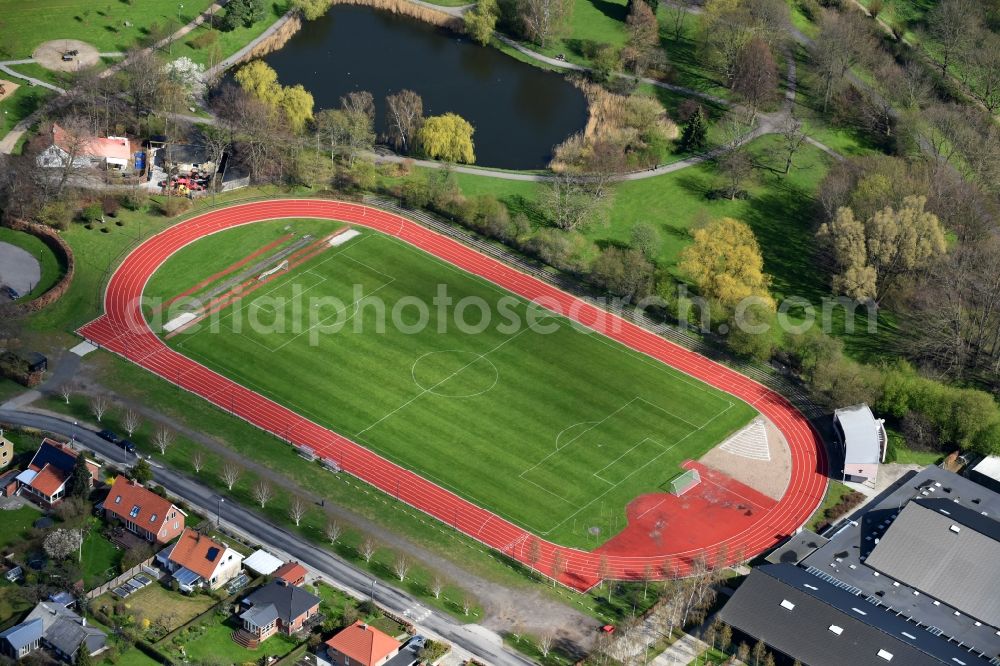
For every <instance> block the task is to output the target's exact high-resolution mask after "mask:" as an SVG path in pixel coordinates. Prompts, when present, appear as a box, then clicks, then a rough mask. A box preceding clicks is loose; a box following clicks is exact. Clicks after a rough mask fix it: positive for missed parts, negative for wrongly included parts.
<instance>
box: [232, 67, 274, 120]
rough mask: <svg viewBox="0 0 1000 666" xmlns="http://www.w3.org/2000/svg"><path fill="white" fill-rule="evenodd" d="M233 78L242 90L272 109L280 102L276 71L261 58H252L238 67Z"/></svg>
mask: <svg viewBox="0 0 1000 666" xmlns="http://www.w3.org/2000/svg"><path fill="white" fill-rule="evenodd" d="M234 78H235V79H236V83H238V84H240V87H241V88H243V90H245V91H246V92H248V93H249V94H251V95H253V96H254V97H256V98H257V99H259V100H260V101H261V102H263V103H264V104H266V105H268V106H269V107H271V108H272V109H274V108H276V107H277V106H278V104H279V102H281V84H280V83H278V73H277V72H276V71H274V70H273V69H272V68H271V66H270V65H268V64H267V63H266V62H264V61H263V60H254V61H252V62H249V63H247V64H246V65H244V66H243V67H240V68H239V70H238V71H237V72H236V75H235V77H234Z"/></svg>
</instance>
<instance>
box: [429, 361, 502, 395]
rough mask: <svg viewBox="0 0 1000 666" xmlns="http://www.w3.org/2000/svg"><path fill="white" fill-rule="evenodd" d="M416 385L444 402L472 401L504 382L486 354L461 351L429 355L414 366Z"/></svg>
mask: <svg viewBox="0 0 1000 666" xmlns="http://www.w3.org/2000/svg"><path fill="white" fill-rule="evenodd" d="M410 372H411V374H412V375H413V382H414V383H415V384H416V385H417V386H419V387H420V388H421V389H422V390H424V391H427V392H428V393H433V394H434V395H439V396H441V397H444V398H472V397H475V396H477V395H482V394H483V393H486V392H487V391H489V390H490V389H492V388H493V387H494V386H496V385H497V382H498V381H500V371H499V370H498V369H497V366H495V365H494V364H493V361H491V360H489V359H488V358H486V357H485V356H483V355H482V354H479V353H477V352H471V351H462V350H458V349H446V350H443V351H433V352H427V353H426V354H423V355H421V356H420V357H418V358H417V360H416V361H414V362H413V367H412V368H411V371H410Z"/></svg>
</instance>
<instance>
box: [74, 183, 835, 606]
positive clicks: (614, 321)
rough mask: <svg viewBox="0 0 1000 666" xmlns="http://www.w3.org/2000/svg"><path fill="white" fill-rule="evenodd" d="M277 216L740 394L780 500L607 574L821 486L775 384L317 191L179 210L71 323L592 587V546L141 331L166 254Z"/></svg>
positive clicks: (731, 549)
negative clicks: (554, 535) (344, 228)
mask: <svg viewBox="0 0 1000 666" xmlns="http://www.w3.org/2000/svg"><path fill="white" fill-rule="evenodd" d="M282 218H321V219H332V220H340V221H344V222H348V223H351V224H356V225H361V226H365V227H370V228H372V229H375V230H377V231H380V232H382V233H385V234H388V235H391V236H395V237H397V238H399V239H401V240H403V241H406V242H407V243H410V244H412V245H413V246H415V247H417V248H420V249H421V250H424V251H425V252H428V253H430V254H432V255H434V256H436V257H439V258H441V259H443V260H445V261H448V262H450V263H452V264H454V265H455V266H457V267H459V268H461V269H463V270H465V271H468V272H469V273H473V274H475V275H478V276H481V277H483V278H485V279H487V280H490V281H492V282H493V283H495V284H497V285H499V286H501V287H503V288H505V289H507V290H509V291H511V292H514V293H515V294H518V295H520V296H522V297H524V298H526V299H529V300H533V301H535V302H537V303H539V304H540V305H543V306H544V307H547V308H548V309H550V310H554V311H556V312H558V313H559V314H562V315H564V316H567V317H570V318H572V319H574V320H576V321H578V322H580V323H581V324H584V325H586V326H589V327H590V328H593V329H594V330H597V331H598V332H601V333H603V334H605V335H607V336H608V337H610V338H613V339H615V340H617V341H619V342H621V343H623V344H625V345H627V346H629V347H631V348H632V349H634V350H636V351H639V352H642V353H644V354H647V355H649V356H651V357H653V358H655V359H658V360H660V361H662V362H663V363H666V364H667V365H670V366H671V367H674V368H676V369H678V370H680V371H682V372H685V373H687V374H689V375H691V376H693V377H695V378H697V379H699V380H701V381H703V382H705V383H707V384H710V385H712V386H714V387H716V388H719V389H721V390H723V391H726V392H728V393H730V394H732V395H734V396H736V397H737V398H740V399H742V400H744V401H746V402H748V403H749V404H751V405H753V406H754V407H755V408H757V409H758V410H759V411H760V412H761V413H762V414H763V415H764V416H766V417H767V418H769V419H770V420H771V421H772V422H773V423H774V424H775V425H776V426H777V427H778V428H779V429H780V430H781V432H782V434H783V435H784V436H785V439H786V440H787V442H788V445H789V447H790V449H791V454H792V472H791V479H790V481H789V485H788V488H787V490H786V492H785V495H784V496H783V497H782V498H781V500H780V501H779V502H777V503H776V504H775V505H774V506H773V507H772V508H771V509H770V510H768V511H766V512H763V513H761V515H760V517H759V519H758V520H757V521H756V522H754V523H753V524H752V526H751V527H749V528H746V529H743V530H742V531H741V532H739V533H737V534H731V535H730V536H728V538H726V539H724V540H720V541H719V542H718V543H716V544H715V545H714V546H713V547H711V548H709V549H708V550H707V551H705V550H702V551H699V552H698V553H695V552H691V551H686V552H685V551H679V552H668V553H663V552H660V553H657V554H655V555H650V554H641V553H637V554H634V555H608V556H606V557H607V563H608V564H609V565H610V568H611V570H612V572H613V575H614V577H616V578H622V579H629V578H632V579H638V578H641V577H642V576H643V575H645V574H644V572H648V571H649V570H650V569H651V570H652V571H654V572H658V573H659V574H660V575H663V576H668V575H684V574H685V573H686V572H687V571H688V570H689V567H690V564H691V562H692V560H693V559H694V558H695V557H696V556H698V555H700V554H703V555H705V556H706V557H708V558H709V561H714V560H715V558H716V557H717V556H718V555H719V554H720V553H722V554H725V553H730V554H734V553H742V554H743V555H744V556H745V557H751V556H753V555H756V554H758V553H760V552H761V551H764V550H766V549H768V548H771V547H773V546H775V545H776V543H777V542H778V541H780V540H781V539H782V538H783V537H785V536H787V535H789V534H792V533H794V532H795V530H796V529H798V528H799V527H800V526H801V525H802V524H803V523H805V521H806V520H807V519H808V518H809V517H810V516H811V515H812V513H813V511H814V510H815V509H816V507H817V506H818V505H819V502H820V501H821V500H822V498H823V494H824V492H825V490H826V474H825V468H826V460H825V457H824V456H825V454H824V449H823V446H822V442H821V440H820V438H819V435H818V434H817V433H816V431H815V430H814V429H813V428H812V426H811V425H810V424H809V422H808V421H807V420H806V418H805V417H804V416H803V415H802V414H801V413H800V412H799V411H798V410H797V409H795V408H794V407H793V406H792V405H791V404H790V403H789V402H788V401H787V400H786V399H785V398H783V397H782V396H781V395H779V394H777V393H775V392H774V391H772V390H770V389H768V388H766V387H764V386H763V385H761V384H758V383H757V382H755V381H753V380H751V379H749V378H747V377H744V376H743V375H741V374H739V373H737V372H735V371H733V370H730V369H729V368H726V367H725V366H722V365H719V364H717V363H715V362H713V361H710V360H709V359H707V358H705V357H703V356H699V355H698V354H695V353H694V352H691V351H688V350H686V349H684V348H682V347H679V346H677V345H675V344H673V343H671V342H668V341H666V340H664V339H663V338H661V337H659V336H657V335H655V334H654V333H651V332H650V331H647V330H646V329H643V328H641V327H639V326H636V325H634V324H632V323H630V322H628V321H625V320H623V319H621V318H618V317H616V316H614V315H610V314H608V313H607V312H606V311H604V310H602V309H600V308H597V307H595V306H593V305H590V304H588V303H586V302H584V301H581V300H579V299H577V298H575V297H573V296H571V295H569V294H567V293H565V292H563V291H560V290H559V289H557V288H555V287H553V286H551V285H549V284H547V283H545V282H542V281H540V280H538V279H536V278H533V277H530V276H528V275H525V274H523V273H521V272H519V271H517V270H515V269H513V268H511V267H510V266H507V265H506V264H504V263H502V262H499V261H497V260H495V259H492V258H490V257H487V256H485V255H483V254H480V253H479V252H477V251H475V250H473V249H471V248H469V247H467V246H465V245H462V244H460V243H458V242H457V241H455V240H452V239H450V238H448V237H446V236H442V235H440V234H438V233H435V232H433V231H430V230H429V229H427V228H425V227H422V226H420V225H419V224H417V223H415V222H413V221H411V220H408V219H406V218H403V217H400V216H398V215H394V214H392V213H388V212H385V211H382V210H379V209H376V208H371V207H368V206H363V205H359V204H353V203H346V202H338V201H328V200H308V199H280V200H272V201H264V202H259V203H249V204H242V205H236V206H232V207H229V208H223V209H220V210H216V211H212V212H209V213H205V214H203V215H199V216H197V217H193V218H191V219H188V220H184V221H183V222H180V223H178V224H176V225H175V226H173V227H170V228H169V229H166V230H164V231H162V232H161V233H159V234H157V235H155V236H153V237H151V238H149V239H148V240H146V241H145V242H144V243H142V244H141V245H139V247H137V248H136V249H135V250H133V251H132V253H131V254H129V255H128V257H126V258H125V260H124V261H123V262H122V263H121V265H120V266H119V267H118V269H117V270H116V271H115V272H114V274H113V275H112V276H111V279H110V281H109V282H108V286H107V290H106V292H105V296H104V308H105V314H104V315H102V316H101V317H99V318H98V319H95V320H94V321H92V322H90V323H89V324H87V325H86V326H84V327H83V328H81V329H80V331H79V332H80V334H81V335H82V336H83V337H85V338H86V339H88V340H90V341H92V342H93V343H95V344H97V345H99V346H101V347H103V348H105V349H107V350H110V351H112V352H114V353H116V354H119V355H120V356H122V357H124V358H126V359H128V360H130V361H132V362H133V363H136V364H137V365H140V366H141V367H143V368H145V369H146V370H148V371H150V372H152V373H155V374H156V375H159V376H160V377H162V378H163V379H165V380H167V381H169V382H171V383H173V384H176V385H177V386H179V387H181V388H183V389H185V390H187V391H190V392H191V393H194V394H196V395H199V396H201V397H202V398H204V399H206V400H208V401H210V402H212V403H214V404H215V405H217V406H219V407H220V408H222V409H223V410H225V411H231V412H233V413H234V414H236V415H237V416H239V417H240V418H242V419H244V420H246V421H248V422H249V423H251V424H253V425H255V426H257V427H259V428H261V429H263V430H266V431H268V432H270V433H273V434H275V435H277V436H279V437H281V438H282V439H286V440H288V441H290V442H291V443H293V444H295V445H304V446H308V447H310V448H312V449H313V450H314V451H315V452H316V453H317V455H319V456H320V457H322V458H325V459H330V460H333V461H336V462H337V463H338V464H339V465H340V467H341V468H342V469H343V470H344V471H346V472H348V473H350V474H352V475H354V476H356V477H358V478H359V479H361V480H363V481H365V482H367V483H370V484H372V485H374V486H376V487H378V488H380V489H381V490H383V491H385V492H386V493H389V494H392V495H396V496H397V497H398V498H399V499H400V500H401V501H403V502H406V503H407V504H410V505H411V506H413V507H415V508H417V509H419V510H420V511H423V512H424V513H427V514H428V515H431V516H433V517H435V518H437V519H438V520H440V521H442V522H444V523H447V524H449V525H452V526H453V527H455V528H457V529H459V530H461V531H462V532H464V533H465V534H467V535H469V536H470V537H472V538H473V539H476V540H478V541H480V542H481V543H483V544H485V545H487V546H489V547H490V548H494V549H497V550H500V551H502V552H504V553H506V554H507V555H510V556H512V557H514V558H516V559H518V560H520V561H521V562H523V563H525V564H528V565H529V566H533V567H534V568H536V569H537V570H538V571H539V572H541V573H542V574H544V575H551V574H552V572H553V569H554V568H555V567H554V566H553V565H554V563H555V562H556V558H557V557H558V558H559V559H560V560H561V561H562V564H563V567H564V572H563V573H562V575H560V576H559V578H560V580H561V582H563V583H565V584H567V585H569V586H571V587H574V588H576V589H580V590H583V589H587V588H589V587H590V586H592V585H593V584H594V583H595V582H596V580H597V572H598V568H599V565H600V559H601V557H602V556H600V555H598V554H597V553H590V552H586V551H582V550H577V549H573V548H566V547H563V546H558V545H556V544H552V543H549V542H547V541H544V540H541V539H538V541H539V545H540V548H538V549H534V548H532V546H531V543H532V542H533V541H534V540H535V539H537V537H534V536H533V535H531V534H530V533H528V532H526V531H525V530H524V529H522V528H520V527H518V526H517V525H514V524H512V523H510V522H508V521H507V520H505V519H503V518H501V517H499V516H497V515H495V514H493V513H491V512H489V511H487V510H486V509H483V508H481V507H479V506H476V505H475V504H472V503H471V502H469V501H467V500H465V499H463V498H461V497H459V496H457V495H455V494H454V493H452V492H450V491H448V490H445V489H444V488H441V487H440V486H437V485H436V484H434V483H432V482H430V481H428V480H426V479H424V478H422V477H420V476H418V475H417V474H415V473H413V472H411V471H409V470H406V469H403V468H402V467H399V466H397V465H395V464H393V463H391V462H389V461H388V460H385V459H384V458H382V457H380V456H378V455H377V454H375V453H373V452H372V451H370V450H368V449H366V448H364V447H362V446H360V445H358V444H356V443H354V442H352V441H351V440H349V439H347V438H345V437H343V436H341V435H339V434H337V433H335V432H332V431H330V430H328V429H327V428H324V427H322V426H320V425H318V424H316V423H313V422H312V421H310V420H308V419H306V418H304V417H303V416H300V415H299V414H296V413H295V412H293V411H291V410H289V409H287V408H285V407H283V406H281V405H279V404H277V403H275V402H273V401H272V400H269V399H267V398H265V397H263V396H261V395H260V394H258V393H255V392H254V391H251V390H250V389H248V388H245V387H243V386H241V385H240V384H237V383H236V382H234V381H232V380H230V379H227V378H226V377H223V376H221V375H219V374H218V373H216V372H214V371H212V370H209V369H208V368H206V367H204V366H202V365H200V364H199V363H196V362H195V361H192V360H191V359H189V358H187V357H186V356H183V355H182V354H180V353H178V352H176V351H173V350H172V349H170V348H168V347H167V346H166V345H165V344H164V343H163V342H162V341H161V340H160V339H159V338H158V337H157V336H156V334H155V333H154V332H153V331H152V330H150V328H149V326H148V325H147V324H146V322H145V320H144V318H143V316H142V310H141V301H142V292H143V290H144V288H145V285H146V282H147V281H148V280H149V278H150V276H152V275H153V273H154V272H155V271H156V270H157V269H158V268H159V267H160V265H161V264H163V262H164V261H166V260H167V258H168V257H170V256H171V255H172V254H173V253H175V252H177V251H178V250H179V249H181V248H182V247H184V246H185V245H187V244H189V243H191V242H193V241H196V240H198V239H200V238H202V237H204V236H207V235H209V234H213V233H216V232H219V231H222V230H224V229H228V228H231V227H235V226H239V225H243V224H250V223H252V222H258V221H261V220H274V219H282ZM532 550H535V551H536V554H539V553H538V551H540V556H539V557H538V558H537V559H536V560H535V561H534V562H530V563H529V560H530V559H532V557H531V551H532ZM557 554H558V555H557Z"/></svg>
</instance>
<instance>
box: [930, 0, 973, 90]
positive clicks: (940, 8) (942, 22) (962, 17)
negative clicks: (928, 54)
mask: <svg viewBox="0 0 1000 666" xmlns="http://www.w3.org/2000/svg"><path fill="white" fill-rule="evenodd" d="M977 4H978V3H977V2H976V0H941V2H939V3H938V4H937V6H936V7H934V9H932V10H931V11H930V12H928V14H927V25H928V29H929V32H930V34H931V37H933V38H934V40H935V41H936V42H937V43H938V49H939V51H940V53H941V74H942V75H947V74H948V66H949V65H950V64H951V62H952V60H953V59H954V58H955V57H956V56H959V55H962V54H963V53H964V52H965V50H966V48H967V46H968V44H969V41H970V39H972V38H973V37H974V35H975V34H976V32H977V28H978V27H979V24H980V23H981V21H982V13H981V11H980V9H979V7H978V6H977Z"/></svg>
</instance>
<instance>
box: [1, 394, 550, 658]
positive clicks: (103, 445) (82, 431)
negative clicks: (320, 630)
mask: <svg viewBox="0 0 1000 666" xmlns="http://www.w3.org/2000/svg"><path fill="white" fill-rule="evenodd" d="M0 421H2V422H5V423H12V424H15V425H21V426H27V427H30V428H38V429H40V430H45V431H48V432H54V433H58V434H60V435H63V436H65V437H70V438H73V439H75V440H76V441H77V442H79V443H80V444H81V445H82V446H83V447H85V448H88V449H91V450H93V451H95V452H96V453H97V454H99V455H100V456H102V457H104V458H106V459H107V460H110V461H112V462H114V463H117V464H119V465H123V466H125V465H130V464H132V463H133V462H135V458H134V457H133V456H129V455H127V454H125V452H124V451H122V450H121V449H119V448H118V447H117V446H115V445H113V444H111V443H109V442H106V441H104V440H103V439H101V438H100V437H98V436H97V435H96V433H95V432H94V431H93V430H90V429H88V428H84V427H81V426H79V425H77V424H76V423H74V422H72V421H69V420H62V419H59V418H56V417H54V416H49V415H45V414H37V413H33V412H28V411H20V410H11V409H0ZM153 479H154V480H155V481H156V483H158V484H160V485H162V486H163V487H164V488H166V489H167V491H168V492H169V493H170V494H172V495H174V496H176V497H178V498H180V499H182V500H183V501H185V502H187V503H188V504H190V505H192V506H195V507H199V508H201V509H202V510H203V511H204V512H205V514H206V516H210V517H214V516H215V514H216V512H217V510H218V508H217V507H218V506H219V495H218V494H217V493H215V492H214V491H212V490H211V489H209V488H206V487H205V486H203V485H201V484H199V483H197V482H196V481H194V480H193V479H191V478H189V477H187V476H184V475H182V474H178V473H177V472H175V471H173V470H171V469H169V468H167V467H162V466H159V465H157V464H155V463H153ZM222 507H223V508H222V523H223V526H224V527H227V528H235V530H236V531H237V532H240V533H242V534H244V535H246V536H248V537H250V538H252V539H254V540H256V541H258V542H259V543H261V544H262V545H264V546H265V547H268V548H274V549H275V550H279V551H282V552H283V553H287V554H288V555H289V556H291V557H293V558H295V559H297V560H298V561H299V562H301V563H302V564H304V565H305V566H307V567H309V568H310V569H312V570H314V571H316V572H318V573H320V574H322V575H323V576H324V577H326V578H328V579H330V580H331V581H336V583H337V584H338V585H339V586H341V587H343V588H347V589H348V590H349V591H351V592H353V593H354V594H355V595H356V596H358V597H367V596H369V595H370V594H372V591H373V590H374V599H375V601H376V602H378V603H379V604H380V605H381V606H383V607H384V608H387V609H389V610H390V611H392V612H394V613H397V614H399V615H403V613H404V611H407V610H409V609H414V608H416V607H418V606H419V602H418V600H417V599H415V598H413V597H411V596H410V595H409V594H407V593H406V592H403V591H401V590H398V589H396V588H394V587H390V586H389V585H387V584H386V583H385V582H383V581H379V582H378V583H376V584H375V585H374V587H373V586H372V580H373V579H372V577H371V576H370V575H369V574H368V573H366V572H363V571H361V570H359V569H357V568H355V567H354V566H352V565H351V564H349V563H347V562H345V561H343V560H341V559H339V558H337V557H336V556H334V555H332V554H331V553H330V552H328V551H326V550H324V549H321V548H317V547H316V546H314V545H313V544H312V543H310V542H309V541H307V540H305V539H303V538H302V537H300V536H299V535H297V534H293V533H291V532H288V531H286V530H285V529H283V528H281V527H280V526H277V525H274V524H273V523H270V522H268V521H266V520H265V519H263V518H261V517H260V516H258V515H257V514H256V513H255V512H253V511H251V510H249V509H247V508H246V507H244V506H241V505H239V504H236V503H235V502H226V503H224V504H223V505H222ZM415 624H417V626H418V631H419V630H423V629H427V630H429V632H428V633H430V634H432V637H433V635H434V634H436V635H437V636H439V637H440V638H443V639H444V640H446V641H448V642H449V643H452V644H453V645H455V646H457V647H458V648H460V649H461V650H462V651H465V652H468V653H470V654H471V655H473V656H475V657H476V658H478V659H479V660H480V661H484V662H486V663H489V664H496V665H497V666H523V665H525V664H532V663H534V662H532V661H531V660H529V659H526V658H525V657H522V656H520V655H517V654H514V653H512V652H509V651H507V650H506V649H504V648H503V647H502V646H501V644H500V643H499V642H498V640H499V638H498V637H497V636H496V635H495V634H492V633H491V632H488V631H486V630H483V629H481V628H470V627H469V626H467V625H462V624H459V623H458V622H456V621H454V620H453V619H452V618H451V617H449V616H447V615H444V614H442V613H440V612H437V611H435V612H432V613H430V614H428V615H426V617H423V618H422V619H420V620H419V622H416V623H415Z"/></svg>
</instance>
